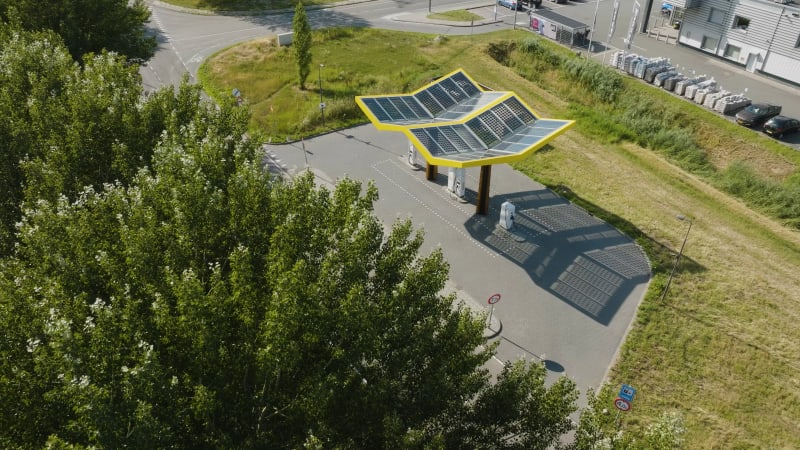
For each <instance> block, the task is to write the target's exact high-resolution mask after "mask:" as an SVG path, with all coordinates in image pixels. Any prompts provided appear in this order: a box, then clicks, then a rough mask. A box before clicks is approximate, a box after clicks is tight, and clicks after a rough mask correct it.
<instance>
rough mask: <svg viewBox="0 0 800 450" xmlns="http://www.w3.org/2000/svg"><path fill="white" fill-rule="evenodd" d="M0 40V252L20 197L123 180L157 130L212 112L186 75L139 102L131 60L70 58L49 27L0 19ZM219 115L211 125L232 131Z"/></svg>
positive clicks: (72, 192)
mask: <svg viewBox="0 0 800 450" xmlns="http://www.w3.org/2000/svg"><path fill="white" fill-rule="evenodd" d="M0 44H2V45H0V67H2V68H3V70H2V71H0V84H2V85H3V90H2V91H1V92H0V116H1V117H3V120H2V121H0V158H2V160H1V161H2V164H0V189H2V191H3V192H4V195H3V196H2V200H0V254H4V253H8V252H9V251H10V249H11V248H12V247H13V243H14V237H13V235H14V226H15V223H17V222H19V220H20V217H21V211H20V208H21V207H22V205H23V203H25V202H28V203H34V202H36V201H38V200H40V199H44V200H48V201H50V202H54V201H56V200H57V199H58V197H59V196H62V195H63V196H66V197H67V198H68V199H75V198H76V196H77V195H78V193H79V192H81V191H82V190H83V189H84V187H85V186H93V187H94V188H96V189H101V188H102V186H103V185H104V184H105V183H114V182H117V181H118V182H121V183H123V184H127V183H129V182H130V181H131V180H132V179H133V177H134V175H135V174H136V173H137V172H138V170H139V169H140V168H141V167H144V166H146V165H149V164H150V158H151V155H152V153H153V149H154V148H155V146H156V144H157V142H158V141H159V140H160V139H162V134H163V133H164V132H165V131H166V132H170V133H173V132H175V131H176V130H178V129H180V128H181V127H182V126H184V125H186V124H188V123H190V122H193V121H195V122H197V123H206V121H203V120H196V119H199V118H201V117H211V116H216V114H217V113H216V112H214V111H212V109H213V107H210V106H202V104H201V102H200V101H199V99H200V89H199V87H197V86H190V85H188V83H187V82H184V83H183V85H182V86H181V87H180V89H178V90H177V91H173V90H172V89H171V88H167V89H163V90H160V91H158V92H156V93H154V94H152V95H150V96H148V97H147V98H146V99H145V100H143V99H142V87H141V82H140V79H139V77H138V74H137V73H136V69H135V68H134V67H130V66H128V65H126V64H125V62H124V60H122V59H121V58H120V57H117V56H115V55H113V54H109V53H101V54H98V55H94V56H92V57H90V58H87V59H86V60H85V64H84V65H83V66H80V65H78V64H76V63H74V62H73V61H72V59H71V58H70V56H69V54H68V53H67V51H66V49H65V48H64V47H63V45H62V44H61V42H60V39H59V37H58V36H56V35H54V34H53V33H52V32H42V33H30V32H24V31H20V30H19V28H18V27H15V26H14V25H10V26H9V27H3V28H2V31H0ZM237 114H239V115H240V114H242V112H237V113H233V114H232V115H231V117H233V116H235V115H237ZM218 122H219V121H218ZM229 122H230V123H228V124H227V125H226V124H223V123H222V122H219V123H220V125H225V127H226V128H227V129H228V130H230V131H231V132H232V133H238V132H239V131H240V130H238V129H233V128H231V127H235V126H238V125H234V124H235V122H233V121H229Z"/></svg>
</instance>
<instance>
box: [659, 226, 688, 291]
mask: <svg viewBox="0 0 800 450" xmlns="http://www.w3.org/2000/svg"><path fill="white" fill-rule="evenodd" d="M675 218H677V219H678V220H680V221H689V226H688V227H687V228H686V234H685V235H684V236H683V244H681V249H680V250H679V251H678V256H676V257H675V263H674V264H672V272H670V273H669V278H667V285H666V286H664V292H662V293H661V301H662V302H663V301H664V299H665V298H666V297H667V291H668V290H669V285H670V284H671V283H672V277H674V276H675V269H677V268H678V263H679V262H680V261H681V256H683V249H684V247H686V241H687V240H688V239H689V232H690V231H692V219H690V218H688V217H686V216H684V215H682V214H678V215H677V216H675Z"/></svg>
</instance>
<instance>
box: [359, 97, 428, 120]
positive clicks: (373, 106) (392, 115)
mask: <svg viewBox="0 0 800 450" xmlns="http://www.w3.org/2000/svg"><path fill="white" fill-rule="evenodd" d="M363 102H364V104H365V105H366V106H367V108H369V110H370V111H372V113H373V114H375V117H377V118H378V120H380V121H381V122H401V121H407V122H420V121H428V120H430V119H432V118H433V116H432V115H431V114H430V113H429V112H428V111H427V110H426V109H425V108H424V107H423V106H422V105H421V104H419V102H417V100H416V99H415V98H414V97H412V96H410V95H397V96H394V97H388V96H387V97H365V98H364V99H363Z"/></svg>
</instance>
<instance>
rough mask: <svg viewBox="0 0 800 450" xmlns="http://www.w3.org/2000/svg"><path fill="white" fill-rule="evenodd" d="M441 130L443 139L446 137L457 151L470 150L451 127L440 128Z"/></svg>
mask: <svg viewBox="0 0 800 450" xmlns="http://www.w3.org/2000/svg"><path fill="white" fill-rule="evenodd" d="M441 130H442V134H444V135H445V137H447V140H448V141H450V142H452V143H453V145H455V146H456V148H457V149H458V150H462V151H466V150H472V149H471V148H470V147H469V145H468V144H467V143H466V142H464V140H463V139H461V136H459V135H458V133H456V131H455V130H454V129H453V127H442V128H441Z"/></svg>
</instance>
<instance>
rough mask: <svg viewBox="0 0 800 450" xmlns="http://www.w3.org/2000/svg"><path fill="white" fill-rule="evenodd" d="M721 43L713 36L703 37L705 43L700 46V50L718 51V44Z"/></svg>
mask: <svg viewBox="0 0 800 450" xmlns="http://www.w3.org/2000/svg"><path fill="white" fill-rule="evenodd" d="M718 43H719V39H718V38H715V37H711V36H703V42H702V43H701V44H700V48H702V49H703V50H713V51H716V50H717V44H718Z"/></svg>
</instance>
